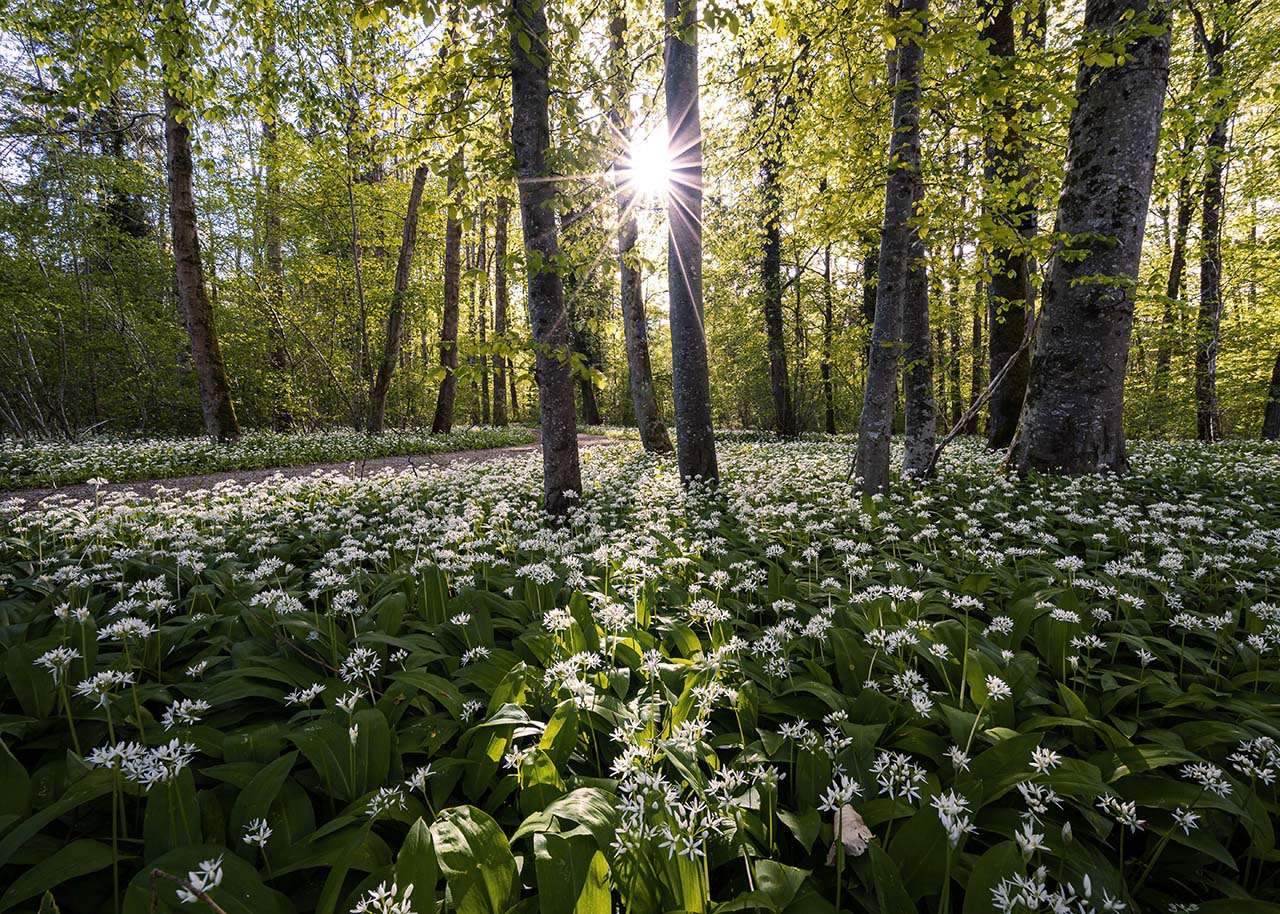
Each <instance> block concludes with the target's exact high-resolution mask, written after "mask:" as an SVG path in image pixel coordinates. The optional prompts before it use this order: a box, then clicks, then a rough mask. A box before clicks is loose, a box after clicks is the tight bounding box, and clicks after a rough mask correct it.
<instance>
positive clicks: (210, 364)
mask: <svg viewBox="0 0 1280 914" xmlns="http://www.w3.org/2000/svg"><path fill="white" fill-rule="evenodd" d="M166 9H173V10H174V12H170V13H168V14H167V16H166V25H167V26H168V27H169V28H171V29H172V30H173V31H172V34H171V38H172V40H173V41H174V43H175V48H174V53H173V55H172V62H171V63H170V64H169V65H168V66H166V67H165V71H166V72H165V83H166V87H165V92H164V141H165V166H166V171H167V173H168V185H169V224H170V227H171V230H172V233H173V257H174V279H175V287H176V289H177V292H178V301H179V304H180V305H181V307H182V314H183V318H184V320H185V322H186V325H187V335H188V337H189V338H190V340H191V364H192V366H193V368H194V369H195V375H196V383H197V384H198V386H199V389H200V415H201V418H202V419H203V422H204V430H205V433H206V434H208V435H209V436H211V437H213V438H217V439H218V440H219V441H234V440H235V439H237V438H239V437H240V423H239V422H238V421H237V420H236V411H235V405H234V404H233V403H232V400H231V382H230V381H229V380H228V378H227V368H226V364H225V363H224V362H223V360H222V350H221V348H220V347H219V345H218V332H217V326H216V323H215V320H214V314H213V306H212V305H211V304H210V303H209V296H208V293H207V292H206V290H205V286H204V266H203V262H202V260H201V256H200V237H199V234H198V232H197V230H196V204H195V193H194V190H193V181H192V172H193V168H194V166H193V160H192V155H191V130H190V128H189V127H188V126H187V125H188V123H189V122H190V120H191V111H190V109H189V108H187V107H186V105H185V103H184V102H183V101H182V100H181V99H180V98H179V97H178V95H177V92H178V91H180V90H178V89H176V88H175V87H176V86H180V85H182V83H183V82H184V80H185V79H186V76H187V74H186V73H185V72H184V67H185V59H186V53H185V49H186V47H187V40H188V39H187V34H186V30H187V29H188V28H189V23H188V20H187V12H186V8H185V7H184V6H183V5H182V4H181V3H178V4H170V6H169V7H167V8H166Z"/></svg>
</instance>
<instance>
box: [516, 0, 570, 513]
mask: <svg viewBox="0 0 1280 914" xmlns="http://www.w3.org/2000/svg"><path fill="white" fill-rule="evenodd" d="M507 15H508V22H509V27H510V32H511V57H512V62H511V109H512V118H511V142H512V146H513V147H514V150H515V163H516V176H517V181H518V184H519V188H520V217H521V224H522V225H523V227H524V245H525V262H526V265H527V270H526V272H527V282H528V296H527V297H528V305H529V323H530V324H531V325H532V327H533V339H534V343H535V345H536V346H537V374H538V404H539V409H540V412H541V419H542V471H543V493H544V502H543V503H544V507H545V508H546V510H547V512H548V513H549V514H552V515H557V516H559V515H564V514H566V513H568V511H569V509H570V508H572V507H573V505H574V504H575V502H576V500H577V499H578V498H579V497H580V496H581V494H582V476H581V471H580V469H579V464H578V434H577V422H576V419H575V417H574V411H573V379H572V378H571V377H570V375H569V360H568V357H569V326H568V314H567V313H566V311H565V302H564V286H563V284H562V282H561V279H560V274H559V272H557V260H558V259H559V253H560V248H559V239H558V238H557V235H556V213H555V209H554V204H555V197H556V187H555V183H554V182H552V181H551V180H549V179H550V178H551V172H550V169H549V168H548V166H547V148H548V146H549V145H550V141H551V140H550V135H551V128H550V117H549V113H548V110H547V104H548V97H549V87H548V71H549V66H550V61H549V56H550V50H549V48H548V45H547V36H548V31H547V17H546V10H545V8H544V6H543V0H510V5H509V6H508V12H507ZM526 44H527V45H528V47H529V50H528V51H526V50H524V45H526Z"/></svg>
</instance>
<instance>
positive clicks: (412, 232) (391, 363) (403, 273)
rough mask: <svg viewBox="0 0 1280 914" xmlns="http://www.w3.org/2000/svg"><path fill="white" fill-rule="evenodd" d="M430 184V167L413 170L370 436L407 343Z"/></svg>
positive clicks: (380, 420) (372, 396)
mask: <svg viewBox="0 0 1280 914" xmlns="http://www.w3.org/2000/svg"><path fill="white" fill-rule="evenodd" d="M426 184H427V166H426V165H419V166H418V167H417V168H415V169H414V171H413V183H412V184H411V185H410V188H409V204H408V207H407V208H406V209H405V216H404V231H403V232H402V234H401V237H400V256H399V258H398V259H397V261H396V275H395V280H394V281H393V284H392V287H391V304H390V305H389V306H388V309H387V336H386V340H385V341H384V342H383V346H382V361H381V362H380V363H379V365H378V375H377V377H376V378H374V381H373V388H372V390H370V392H369V426H368V429H369V434H371V435H379V434H381V433H382V429H383V425H384V423H385V421H386V415H387V394H388V392H389V391H390V390H391V376H392V374H393V373H394V372H395V370H396V363H397V362H398V361H399V360H400V347H401V345H403V343H404V310H405V307H404V306H405V302H406V300H407V299H408V297H409V280H410V277H411V276H412V275H413V251H414V248H415V247H416V246H417V243H418V209H419V207H420V206H421V204H422V191H423V188H424V187H426Z"/></svg>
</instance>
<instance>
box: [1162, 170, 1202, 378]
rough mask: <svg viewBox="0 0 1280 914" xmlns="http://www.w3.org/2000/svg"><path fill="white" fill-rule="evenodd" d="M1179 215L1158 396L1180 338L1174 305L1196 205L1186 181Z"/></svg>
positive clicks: (1180, 186)
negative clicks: (1176, 341)
mask: <svg viewBox="0 0 1280 914" xmlns="http://www.w3.org/2000/svg"><path fill="white" fill-rule="evenodd" d="M1177 207H1178V214H1177V216H1176V221H1175V222H1174V226H1173V245H1172V248H1171V250H1170V254H1169V281H1168V282H1167V283H1166V284H1165V292H1164V296H1165V302H1164V313H1163V314H1162V316H1161V319H1160V341H1159V342H1158V343H1157V344H1156V370H1155V378H1154V388H1155V392H1156V393H1157V394H1158V393H1161V392H1163V391H1164V389H1165V386H1166V384H1167V383H1168V380H1169V365H1170V362H1171V361H1172V353H1173V340H1174V337H1175V336H1177V325H1176V323H1175V315H1174V302H1177V301H1180V300H1181V298H1182V280H1183V274H1184V273H1185V272H1186V269H1187V231H1188V230H1189V229H1190V227H1191V215H1192V211H1193V210H1194V209H1195V201H1194V200H1193V199H1192V197H1191V181H1190V179H1189V178H1186V177H1183V178H1182V179H1181V180H1179V181H1178V194H1177Z"/></svg>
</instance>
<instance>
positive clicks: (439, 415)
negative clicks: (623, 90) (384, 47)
mask: <svg viewBox="0 0 1280 914" xmlns="http://www.w3.org/2000/svg"><path fill="white" fill-rule="evenodd" d="M459 15H460V12H459V8H458V0H453V2H451V3H450V4H449V25H448V28H447V30H446V38H445V41H446V45H451V44H453V43H454V42H455V41H456V40H457V36H458V17H459ZM446 50H447V48H446V49H442V51H441V53H445V51H446ZM451 95H452V98H451V102H452V105H453V108H454V109H455V110H458V109H461V108H462V106H463V104H464V103H465V96H464V94H463V92H462V90H461V89H455V90H454V91H453V92H452V94H451ZM465 166H466V161H465V157H464V153H463V148H462V145H461V141H459V145H458V149H457V151H456V152H455V153H454V154H453V158H452V159H450V160H449V166H448V168H449V177H448V179H447V180H446V188H445V193H446V196H447V198H448V201H449V204H448V205H449V215H448V216H447V217H446V219H445V225H444V302H443V308H442V316H441V320H440V369H441V372H442V376H441V378H440V391H439V394H438V395H437V396H436V412H435V416H434V417H433V418H432V420H431V430H432V431H433V432H435V433H436V434H445V433H448V432H450V431H452V430H453V409H454V404H455V403H456V401H457V398H458V307H459V304H460V301H461V297H462V180H463V170H464V168H465Z"/></svg>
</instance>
